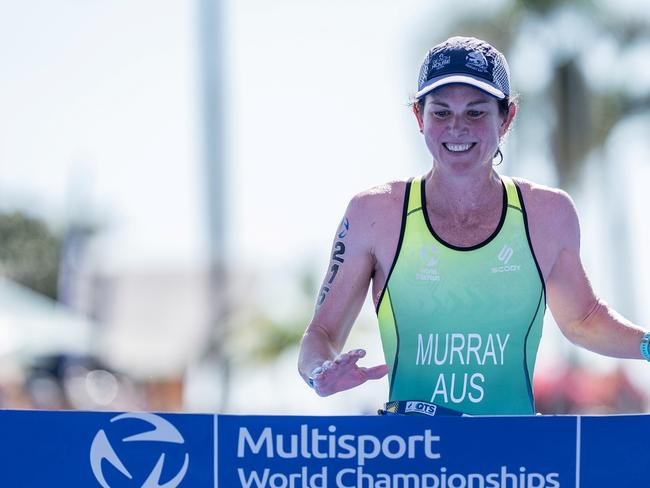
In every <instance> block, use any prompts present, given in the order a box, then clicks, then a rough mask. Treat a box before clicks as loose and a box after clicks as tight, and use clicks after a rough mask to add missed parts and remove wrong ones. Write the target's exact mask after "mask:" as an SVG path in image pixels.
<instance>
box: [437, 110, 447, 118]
mask: <svg viewBox="0 0 650 488" xmlns="http://www.w3.org/2000/svg"><path fill="white" fill-rule="evenodd" d="M433 115H434V116H436V117H438V118H439V119H442V118H444V117H446V116H447V115H449V110H438V111H436V112H433Z"/></svg>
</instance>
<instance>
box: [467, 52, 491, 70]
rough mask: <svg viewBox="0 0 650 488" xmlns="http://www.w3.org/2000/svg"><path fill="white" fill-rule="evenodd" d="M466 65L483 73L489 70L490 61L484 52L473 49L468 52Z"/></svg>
mask: <svg viewBox="0 0 650 488" xmlns="http://www.w3.org/2000/svg"><path fill="white" fill-rule="evenodd" d="M465 66H467V67H468V68H471V69H473V70H476V71H480V72H481V73H485V72H486V71H487V70H488V62H487V59H486V58H485V56H483V53H480V52H478V51H472V52H470V53H467V57H466V58H465Z"/></svg>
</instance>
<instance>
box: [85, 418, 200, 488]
mask: <svg viewBox="0 0 650 488" xmlns="http://www.w3.org/2000/svg"><path fill="white" fill-rule="evenodd" d="M124 419H137V420H142V421H144V422H147V423H148V424H150V425H152V426H153V430H148V431H146V432H142V433H140V434H135V435H131V436H128V437H125V438H123V439H122V442H166V443H172V444H184V443H185V439H183V436H182V435H181V433H180V432H179V431H178V429H176V427H174V426H173V425H172V424H171V423H169V422H168V421H167V420H165V419H164V418H162V417H160V416H158V415H154V414H152V413H144V412H143V413H124V414H121V415H118V416H116V417H113V418H112V419H111V422H118V421H120V420H124ZM104 460H106V462H108V463H110V464H111V465H113V466H114V467H115V469H117V470H118V471H119V472H120V473H122V474H123V475H124V476H126V477H127V478H128V479H133V476H132V475H131V473H130V472H129V470H128V469H127V468H126V466H125V465H124V463H123V462H122V460H121V459H120V457H119V456H118V455H117V453H116V452H115V449H114V448H113V446H112V445H111V443H110V441H109V440H108V437H107V436H106V433H105V432H104V430H103V429H101V430H100V431H99V432H97V434H96V435H95V438H94V439H93V442H92V445H91V446H90V465H91V467H92V470H93V474H94V475H95V478H97V481H98V482H99V484H100V485H101V486H102V488H111V487H110V485H109V484H108V482H107V481H106V478H105V477H104V473H103V471H102V461H104ZM189 463H190V457H189V454H188V453H185V460H184V462H183V466H182V467H181V469H180V470H179V471H178V473H176V475H175V476H174V477H173V478H172V479H171V480H169V481H167V482H165V483H162V484H161V482H160V476H161V474H162V470H163V466H164V465H165V453H164V452H163V453H161V454H160V457H159V458H158V462H157V463H156V465H155V466H154V468H153V469H152V470H151V472H150V473H149V476H148V477H147V479H146V480H145V482H144V483H143V485H142V487H141V488H176V487H177V486H178V485H179V484H180V483H181V481H183V478H184V477H185V474H186V473H187V469H188V467H189Z"/></svg>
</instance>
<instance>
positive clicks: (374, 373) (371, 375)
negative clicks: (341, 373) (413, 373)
mask: <svg viewBox="0 0 650 488" xmlns="http://www.w3.org/2000/svg"><path fill="white" fill-rule="evenodd" d="M362 369H364V370H365V372H366V378H367V379H369V380H378V379H380V378H383V377H384V376H386V375H387V374H388V365H387V364H380V365H378V366H373V367H371V368H362Z"/></svg>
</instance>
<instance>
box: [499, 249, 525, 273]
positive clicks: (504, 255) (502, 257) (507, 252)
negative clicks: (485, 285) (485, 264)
mask: <svg viewBox="0 0 650 488" xmlns="http://www.w3.org/2000/svg"><path fill="white" fill-rule="evenodd" d="M513 254H514V251H513V250H512V248H511V247H510V246H508V245H507V244H506V245H505V246H503V248H502V249H501V252H499V255H498V256H497V258H498V259H499V261H501V263H502V266H495V267H493V268H492V272H493V273H508V272H510V271H519V270H520V269H521V266H519V265H518V264H511V265H509V266H508V261H510V258H511V257H512V255H513Z"/></svg>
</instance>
